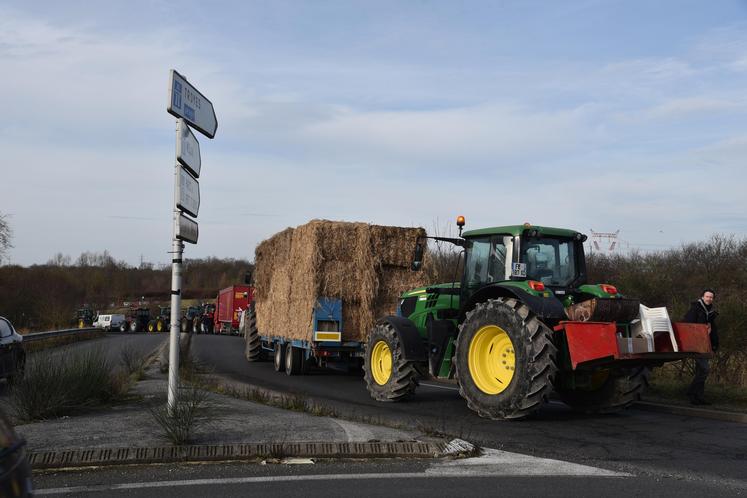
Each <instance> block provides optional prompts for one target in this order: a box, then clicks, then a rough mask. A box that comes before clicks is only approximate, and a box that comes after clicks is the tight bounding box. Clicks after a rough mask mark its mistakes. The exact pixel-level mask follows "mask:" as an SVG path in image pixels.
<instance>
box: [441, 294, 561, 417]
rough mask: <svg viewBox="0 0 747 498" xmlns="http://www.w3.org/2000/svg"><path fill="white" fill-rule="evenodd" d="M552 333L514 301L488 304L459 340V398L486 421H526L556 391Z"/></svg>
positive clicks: (475, 312) (471, 314) (469, 319)
mask: <svg viewBox="0 0 747 498" xmlns="http://www.w3.org/2000/svg"><path fill="white" fill-rule="evenodd" d="M556 355H557V349H556V348H555V345H554V344H553V342H552V331H551V330H550V329H549V328H548V327H547V326H546V325H545V324H543V323H542V322H541V321H540V320H539V319H538V318H537V317H536V316H534V314H533V313H532V312H531V311H529V308H528V307H527V306H526V305H525V304H523V303H521V302H520V301H517V300H516V299H511V298H499V299H489V300H488V301H486V302H484V303H480V304H478V305H477V306H476V307H475V309H474V310H472V311H471V312H469V313H467V318H466V319H465V321H464V323H462V325H461V327H460V330H459V335H458V336H457V340H456V352H455V358H456V379H457V382H458V384H459V394H461V396H462V397H463V398H464V399H465V400H467V406H469V407H470V408H471V409H472V410H474V411H475V412H477V413H478V414H479V415H480V416H481V417H486V418H491V419H496V420H497V419H518V418H524V417H527V416H529V415H531V414H532V413H534V412H535V411H537V410H538V409H539V408H540V407H541V406H542V404H543V403H545V402H546V401H547V398H548V396H549V394H550V392H551V391H552V388H553V379H554V377H555V375H556V373H557V365H556V362H555V358H556Z"/></svg>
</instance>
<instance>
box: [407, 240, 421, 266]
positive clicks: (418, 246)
mask: <svg viewBox="0 0 747 498" xmlns="http://www.w3.org/2000/svg"><path fill="white" fill-rule="evenodd" d="M422 268H423V244H421V243H420V242H417V243H416V244H415V254H414V255H413V257H412V265H410V269H411V270H412V271H419V270H421V269H422Z"/></svg>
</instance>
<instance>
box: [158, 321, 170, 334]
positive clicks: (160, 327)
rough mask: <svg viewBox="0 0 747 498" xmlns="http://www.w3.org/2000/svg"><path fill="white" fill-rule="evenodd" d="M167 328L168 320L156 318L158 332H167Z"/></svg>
mask: <svg viewBox="0 0 747 498" xmlns="http://www.w3.org/2000/svg"><path fill="white" fill-rule="evenodd" d="M167 329H168V327H167V326H166V322H164V321H163V320H156V332H165V331H166V330H167Z"/></svg>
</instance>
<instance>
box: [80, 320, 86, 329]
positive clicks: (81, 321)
mask: <svg viewBox="0 0 747 498" xmlns="http://www.w3.org/2000/svg"><path fill="white" fill-rule="evenodd" d="M85 327H86V324H85V323H84V322H83V320H78V328H79V329H83V328H85Z"/></svg>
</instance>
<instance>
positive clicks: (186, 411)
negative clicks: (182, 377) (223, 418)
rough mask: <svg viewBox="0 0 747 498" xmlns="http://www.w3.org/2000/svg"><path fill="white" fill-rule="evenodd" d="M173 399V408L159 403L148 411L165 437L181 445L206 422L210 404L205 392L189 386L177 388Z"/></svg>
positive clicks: (189, 440) (189, 439)
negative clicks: (170, 408)
mask: <svg viewBox="0 0 747 498" xmlns="http://www.w3.org/2000/svg"><path fill="white" fill-rule="evenodd" d="M175 401H176V402H175V404H174V409H173V410H169V408H168V406H167V405H161V406H158V407H157V408H151V409H150V413H151V415H152V416H153V419H154V420H155V421H156V423H157V424H158V425H159V426H161V428H162V429H163V431H164V435H165V436H166V438H167V439H168V440H169V441H171V442H172V443H174V444H176V445H182V444H186V443H189V442H191V440H192V435H193V434H194V431H195V430H197V429H198V428H199V427H201V426H203V425H204V424H205V423H206V422H207V420H208V418H209V416H208V415H209V411H210V404H209V402H208V393H207V392H205V391H203V390H201V389H198V388H196V387H191V386H190V387H181V388H179V390H178V391H177V396H176V400H175Z"/></svg>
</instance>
